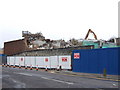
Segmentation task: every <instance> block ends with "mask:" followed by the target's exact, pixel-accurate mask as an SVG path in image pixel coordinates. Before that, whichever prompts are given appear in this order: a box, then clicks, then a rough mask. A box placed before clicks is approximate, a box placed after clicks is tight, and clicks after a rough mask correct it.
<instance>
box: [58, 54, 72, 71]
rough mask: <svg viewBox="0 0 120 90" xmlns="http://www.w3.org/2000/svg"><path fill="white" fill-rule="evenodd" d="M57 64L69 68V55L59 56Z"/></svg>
mask: <svg viewBox="0 0 120 90" xmlns="http://www.w3.org/2000/svg"><path fill="white" fill-rule="evenodd" d="M59 66H61V68H62V69H71V56H66V55H65V56H59Z"/></svg>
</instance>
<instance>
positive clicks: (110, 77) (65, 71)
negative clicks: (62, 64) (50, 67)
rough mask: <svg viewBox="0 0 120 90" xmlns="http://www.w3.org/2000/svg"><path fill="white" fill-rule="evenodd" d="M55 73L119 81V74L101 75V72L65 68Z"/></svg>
mask: <svg viewBox="0 0 120 90" xmlns="http://www.w3.org/2000/svg"><path fill="white" fill-rule="evenodd" d="M55 72H56V73H63V74H69V75H72V76H80V77H86V78H93V79H100V80H108V81H109V80H110V81H118V82H119V81H120V76H119V75H106V77H105V76H103V74H94V73H80V72H72V71H67V70H62V71H55Z"/></svg>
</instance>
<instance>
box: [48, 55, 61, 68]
mask: <svg viewBox="0 0 120 90" xmlns="http://www.w3.org/2000/svg"><path fill="white" fill-rule="evenodd" d="M58 65H59V62H58V56H50V66H51V68H57V67H58Z"/></svg>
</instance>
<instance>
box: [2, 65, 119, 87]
mask: <svg viewBox="0 0 120 90" xmlns="http://www.w3.org/2000/svg"><path fill="white" fill-rule="evenodd" d="M2 72H3V73H2V87H3V88H118V81H115V80H104V79H97V78H96V77H95V75H93V74H92V75H91V74H89V75H88V74H85V73H75V72H72V71H66V70H62V71H56V70H48V71H45V70H44V69H39V70H38V71H36V70H35V69H32V70H30V68H28V69H25V68H18V67H16V68H13V67H2ZM93 76H94V78H91V77H93Z"/></svg>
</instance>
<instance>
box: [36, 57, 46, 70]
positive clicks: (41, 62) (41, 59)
mask: <svg viewBox="0 0 120 90" xmlns="http://www.w3.org/2000/svg"><path fill="white" fill-rule="evenodd" d="M37 66H38V67H39V68H45V67H44V57H43V56H37V57H36V67H37Z"/></svg>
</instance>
